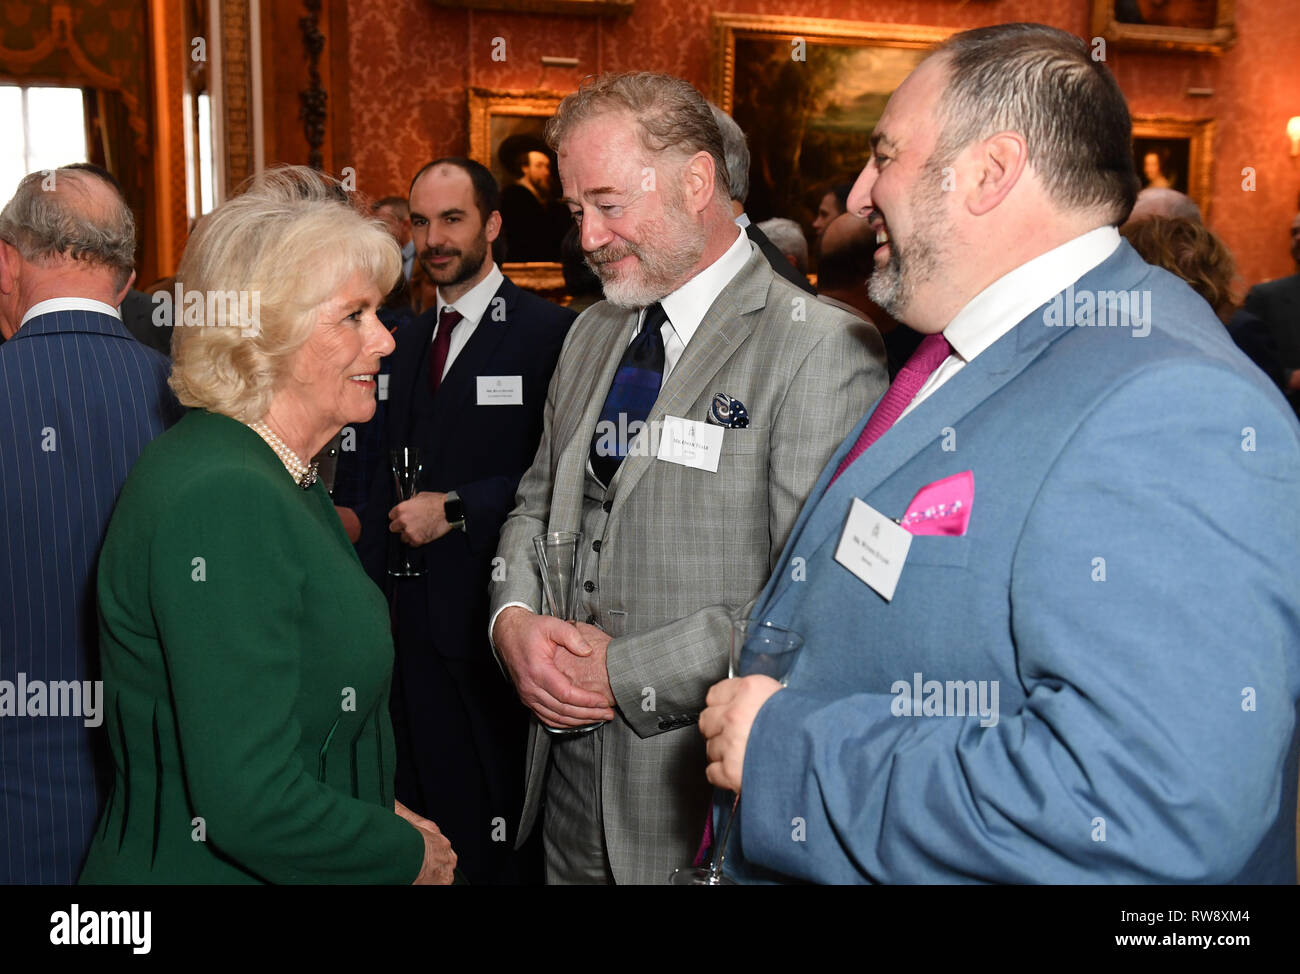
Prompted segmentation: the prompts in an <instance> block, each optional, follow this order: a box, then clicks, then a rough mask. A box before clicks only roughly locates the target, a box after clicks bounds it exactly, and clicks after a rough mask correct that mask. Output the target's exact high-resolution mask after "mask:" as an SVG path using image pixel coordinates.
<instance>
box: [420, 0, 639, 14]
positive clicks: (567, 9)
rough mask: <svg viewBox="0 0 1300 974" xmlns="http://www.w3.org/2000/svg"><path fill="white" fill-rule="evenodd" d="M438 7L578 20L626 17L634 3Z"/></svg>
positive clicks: (449, 3) (465, 0)
mask: <svg viewBox="0 0 1300 974" xmlns="http://www.w3.org/2000/svg"><path fill="white" fill-rule="evenodd" d="M433 2H434V3H435V4H437V5H438V6H439V7H457V8H460V9H468V10H504V11H508V12H510V13H517V14H569V15H570V16H572V15H574V14H577V15H578V16H580V17H608V16H623V17H625V16H627V15H629V14H631V13H632V7H633V5H634V4H635V3H636V0H433Z"/></svg>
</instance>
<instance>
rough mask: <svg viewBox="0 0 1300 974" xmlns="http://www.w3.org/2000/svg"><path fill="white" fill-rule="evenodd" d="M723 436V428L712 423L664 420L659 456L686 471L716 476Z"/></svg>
mask: <svg viewBox="0 0 1300 974" xmlns="http://www.w3.org/2000/svg"><path fill="white" fill-rule="evenodd" d="M722 434H723V428H722V427H721V426H714V425H713V424H712V423H701V422H698V421H696V420H693V419H682V418H681V417H679V416H665V417H664V425H663V432H662V433H661V434H660V436H659V453H658V454H657V456H658V458H659V459H660V460H667V461H668V462H669V463H680V464H681V465H682V466H683V467H695V468H696V469H697V470H707V471H708V472H709V473H717V472H718V461H719V460H720V459H721V458H722Z"/></svg>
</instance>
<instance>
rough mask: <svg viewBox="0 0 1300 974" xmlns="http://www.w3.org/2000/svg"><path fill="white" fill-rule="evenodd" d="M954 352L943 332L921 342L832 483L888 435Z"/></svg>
mask: <svg viewBox="0 0 1300 974" xmlns="http://www.w3.org/2000/svg"><path fill="white" fill-rule="evenodd" d="M951 354H952V346H951V345H949V344H948V339H946V338H944V337H943V334H942V333H940V334H938V335H926V336H925V338H923V339H921V344H920V345H918V346H917V349H916V351H915V352H913V353H912V357H911V358H909V359H908V360H907V364H906V365H904V366H903V367H902V368H901V369H900V370H899V372H898V375H896V376H895V377H894V381H893V382H892V383H890V385H889V388H888V389H887V390H886V391H885V395H884V397H883V398H881V400H880V402H879V403H877V404H876V409H875V412H873V413H872V414H871V418H870V419H869V420H867V425H866V427H865V428H864V429H863V430H862V434H861V435H860V436H859V437H858V442H856V443H854V444H853V449H852V450H850V451H849V452H848V453H846V454H845V455H844V459H843V460H841V461H840V465H839V466H838V467H837V468H836V469H835V476H834V477H832V478H831V483H832V484H833V483H835V480H836V478H837V477H839V475H840V474H842V473H843V472H844V471H845V470H847V469H848V468H849V465H850V464H851V463H853V461H854V460H856V459H857V458H858V457H860V456H862V454H863V452H864V451H865V450H866V448H867V447H869V446H871V444H872V443H875V442H876V440H878V439H880V438H881V437H882V436H884V435H885V430H887V429H889V427H891V426H893V425H894V424H895V423H896V422H898V417H899V416H901V415H903V410H904V409H906V408H907V404H908V403H910V402H911V401H912V400H913V399H914V398H916V394H917V393H918V392H920V391H921V386H923V385H925V380H926V379H928V378H930V373H932V372H933V371H934V370H935V369H937V368H938V367H939V366H940V365H942V364H943V360H944V359H946V358H947V357H948V356H949V355H951Z"/></svg>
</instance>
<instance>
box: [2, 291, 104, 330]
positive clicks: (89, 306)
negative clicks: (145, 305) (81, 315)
mask: <svg viewBox="0 0 1300 974" xmlns="http://www.w3.org/2000/svg"><path fill="white" fill-rule="evenodd" d="M55 311H94V312H97V313H98V314H102V315H111V316H112V317H114V318H116V319H117V320H118V321H121V320H122V313H121V312H120V311H118V310H117V309H116V308H115V307H113V306H112V305H111V304H105V303H104V302H103V301H96V300H95V299H94V298H47V299H46V300H44V301H38V302H37V303H36V304H34V305H32V306H31V307H30V308H28V309H27V314H25V315H23V320H22V321H21V322H20V323H19V325H18V327H19V328H21V327H22V326H23V325H25V324H27V322H29V321H31V320H32V319H33V318H35V317H36V316H37V315H48V314H52V313H53V312H55Z"/></svg>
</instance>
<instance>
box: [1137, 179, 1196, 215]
mask: <svg viewBox="0 0 1300 974" xmlns="http://www.w3.org/2000/svg"><path fill="white" fill-rule="evenodd" d="M1153 216H1162V217H1165V218H1166V219H1169V220H1191V221H1192V222H1193V223H1200V222H1201V208H1200V207H1199V206H1197V205H1196V201H1195V200H1193V199H1192V198H1191V197H1190V196H1188V195H1187V194H1186V193H1180V192H1178V190H1176V189H1165V188H1164V187H1160V186H1148V187H1147V188H1146V189H1144V190H1142V192H1140V193H1138V195H1137V202H1136V203H1134V204H1133V212H1132V213H1130V214H1129V218H1128V223H1137V222H1138V221H1139V220H1145V219H1147V218H1148V217H1153ZM1126 225H1127V224H1126Z"/></svg>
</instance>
